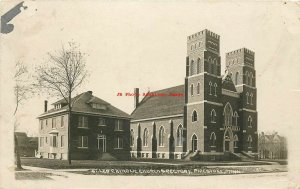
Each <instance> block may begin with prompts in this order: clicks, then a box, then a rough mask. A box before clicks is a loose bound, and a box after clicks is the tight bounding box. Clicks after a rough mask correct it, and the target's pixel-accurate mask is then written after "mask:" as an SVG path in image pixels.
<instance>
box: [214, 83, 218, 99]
mask: <svg viewBox="0 0 300 189" xmlns="http://www.w3.org/2000/svg"><path fill="white" fill-rule="evenodd" d="M217 87H218V85H217V83H215V84H214V88H215V97H217Z"/></svg>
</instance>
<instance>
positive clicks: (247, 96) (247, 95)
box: [246, 92, 249, 104]
mask: <svg viewBox="0 0 300 189" xmlns="http://www.w3.org/2000/svg"><path fill="white" fill-rule="evenodd" d="M246 98H247V104H249V93H248V92H247V93H246Z"/></svg>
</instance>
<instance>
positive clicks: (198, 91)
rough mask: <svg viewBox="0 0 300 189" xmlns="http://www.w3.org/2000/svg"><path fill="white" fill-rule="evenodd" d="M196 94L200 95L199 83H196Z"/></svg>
mask: <svg viewBox="0 0 300 189" xmlns="http://www.w3.org/2000/svg"><path fill="white" fill-rule="evenodd" d="M197 94H198V95H199V94H200V83H197Z"/></svg>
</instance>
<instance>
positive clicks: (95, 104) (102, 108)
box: [92, 103, 106, 110]
mask: <svg viewBox="0 0 300 189" xmlns="http://www.w3.org/2000/svg"><path fill="white" fill-rule="evenodd" d="M92 108H95V109H99V110H106V106H105V105H104V104H97V103H92Z"/></svg>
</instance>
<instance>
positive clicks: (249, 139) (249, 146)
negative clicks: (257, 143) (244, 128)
mask: <svg viewBox="0 0 300 189" xmlns="http://www.w3.org/2000/svg"><path fill="white" fill-rule="evenodd" d="M247 142H248V148H252V137H251V135H249V136H248V139H247Z"/></svg>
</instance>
